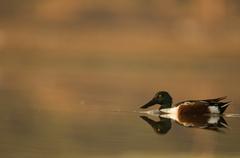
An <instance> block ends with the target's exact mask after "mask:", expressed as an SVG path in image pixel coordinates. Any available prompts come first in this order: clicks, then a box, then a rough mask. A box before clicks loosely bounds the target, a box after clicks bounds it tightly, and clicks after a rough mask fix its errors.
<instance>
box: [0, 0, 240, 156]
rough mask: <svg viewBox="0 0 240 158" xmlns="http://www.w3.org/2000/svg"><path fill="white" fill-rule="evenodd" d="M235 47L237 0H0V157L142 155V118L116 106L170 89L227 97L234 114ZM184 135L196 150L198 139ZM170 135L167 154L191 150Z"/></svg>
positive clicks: (239, 22) (239, 34) (131, 105)
mask: <svg viewBox="0 0 240 158" xmlns="http://www.w3.org/2000/svg"><path fill="white" fill-rule="evenodd" d="M239 51H240V2H239V1H237V0H194V1H190V0H167V1H166V0H165V1H163V0H159V1H157V0H130V1H127V0H112V1H99V0H41V1H40V0H31V1H30V0H22V1H18V0H0V52H1V53H0V104H1V106H0V110H1V118H0V121H1V126H0V128H1V131H0V132H1V137H2V138H1V143H0V152H1V155H3V156H4V157H7V156H9V155H10V156H13V157H15V156H17V155H18V157H32V156H34V157H36V156H39V157H43V156H44V157H64V156H66V155H67V156H68V157H69V155H70V157H79V156H82V155H84V156H86V155H88V154H89V153H91V154H93V155H94V154H95V155H94V156H99V154H101V155H103V156H104V155H105V156H106V154H110V155H111V156H112V154H116V153H117V155H118V156H119V157H134V156H138V157H139V156H144V154H143V153H142V151H144V149H145V146H144V145H143V144H142V146H141V141H140V139H139V138H140V137H141V140H142V141H143V142H146V141H147V140H149V138H148V137H150V136H149V135H147V136H146V135H144V134H143V133H141V132H140V134H139V135H137V136H136V134H135V133H136V132H139V131H141V130H143V129H145V126H144V124H141V123H140V120H138V118H137V117H136V116H135V115H134V117H133V116H132V115H130V116H129V115H127V116H125V114H122V113H121V112H122V111H127V112H130V111H134V110H137V109H138V107H139V106H140V105H142V104H144V103H145V102H146V101H147V100H148V99H149V98H150V97H151V96H152V95H153V93H155V92H156V91H157V90H167V91H169V92H170V93H171V94H172V95H173V98H174V102H176V101H180V100H183V99H189V98H196V99H199V98H201V99H202V98H212V97H218V96H224V95H227V96H229V99H230V100H232V101H233V105H234V106H231V107H230V108H229V109H228V111H229V112H234V113H238V112H239V111H240V108H239V104H238V103H239V102H240V99H239V93H240V90H239V87H238V85H239V80H240V74H239V70H240V53H239ZM116 111H117V112H120V114H119V113H117V114H115V113H114V112H116ZM119 115H120V116H119ZM129 117H130V118H129ZM123 121H124V123H123ZM127 122H130V123H129V124H128V123H127ZM234 125H237V122H235V123H233V126H234ZM109 128H110V129H111V130H109ZM143 131H144V130H143ZM145 132H146V131H145ZM178 132H179V131H178ZM180 132H181V131H180ZM193 133H194V132H193ZM144 136H145V137H144ZM235 136H236V133H234V137H231V138H229V139H226V140H225V141H226V142H228V143H229V142H230V141H235V143H233V144H237V141H239V139H240V138H238V137H237V138H236V137H235ZM199 137H200V138H206V137H207V139H209V140H211V144H212V145H213V146H214V144H215V146H214V147H213V148H211V149H209V150H207V152H206V153H207V154H204V155H203V157H206V156H209V157H212V156H213V155H215V154H216V153H218V149H222V148H223V149H230V148H231V150H230V151H231V153H236V150H237V149H236V148H232V147H230V143H229V146H227V147H226V146H220V147H216V146H217V145H216V144H217V143H216V141H215V135H213V134H209V133H204V132H203V133H202V134H200V136H199ZM151 138H155V137H154V136H152V135H151ZM173 138H174V139H176V137H173ZM188 139H190V140H189V141H190V142H191V143H190V142H189V141H185V145H189V144H190V146H192V144H196V145H195V146H194V145H193V147H192V148H193V149H190V150H191V151H193V155H194V153H195V152H196V151H198V150H195V149H196V148H197V147H199V144H201V143H202V144H204V142H202V140H201V139H198V138H196V135H194V134H193V135H191V136H190V138H188ZM188 139H187V140H188ZM123 140H125V141H123ZM136 141H137V142H138V145H137V146H135V143H136ZM165 142H166V141H165ZM158 143H161V144H164V142H162V141H156V142H154V143H153V144H152V145H149V147H147V149H146V153H150V156H152V157H157V156H159V155H157V154H156V155H155V153H157V152H156V151H155V150H158V147H157V146H158V145H159V144H158ZM171 143H172V142H171ZM171 143H169V145H167V147H165V148H163V149H165V152H164V153H168V151H171V150H172V149H175V150H176V154H179V153H185V152H186V151H187V150H188V149H187V147H186V148H185V147H182V148H179V144H182V141H181V140H178V141H176V142H175V143H174V144H171ZM149 144H150V142H149ZM120 146H121V147H120ZM123 146H125V147H123ZM200 148H201V150H199V151H205V148H204V147H203V148H202V147H200ZM80 149H81V150H80ZM139 150H141V152H139ZM152 151H154V152H152ZM227 151H228V150H227ZM223 153H225V150H223ZM227 154H228V153H227ZM93 155H92V156H93ZM117 155H116V156H117ZM111 156H110V157H111ZM148 156H149V155H148ZM184 156H186V155H184ZM190 156H191V155H190ZM194 156H196V155H194Z"/></svg>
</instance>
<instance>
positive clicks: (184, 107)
mask: <svg viewBox="0 0 240 158" xmlns="http://www.w3.org/2000/svg"><path fill="white" fill-rule="evenodd" d="M224 99H226V97H220V98H215V99H205V100H186V101H182V102H180V103H177V104H175V106H174V107H171V106H172V97H171V96H170V95H169V93H168V92H166V91H160V92H157V93H156V94H155V95H154V97H153V98H152V99H151V100H150V101H149V102H148V103H147V104H145V105H143V106H141V108H142V109H146V108H148V107H150V106H153V105H155V104H160V108H159V111H160V112H163V113H172V114H176V116H179V115H186V114H187V115H189V114H190V115H200V114H201V115H202V114H222V113H223V112H224V111H225V110H226V108H227V107H228V105H229V103H230V102H222V100H224Z"/></svg>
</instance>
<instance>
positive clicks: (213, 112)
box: [208, 106, 220, 114]
mask: <svg viewBox="0 0 240 158" xmlns="http://www.w3.org/2000/svg"><path fill="white" fill-rule="evenodd" d="M208 109H209V111H210V113H212V114H219V113H220V111H219V109H218V107H217V106H209V107H208Z"/></svg>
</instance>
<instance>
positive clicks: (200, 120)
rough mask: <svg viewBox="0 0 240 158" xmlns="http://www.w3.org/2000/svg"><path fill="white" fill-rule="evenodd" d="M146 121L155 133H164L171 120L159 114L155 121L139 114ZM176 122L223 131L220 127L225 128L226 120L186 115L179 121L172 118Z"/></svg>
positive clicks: (190, 126)
mask: <svg viewBox="0 0 240 158" xmlns="http://www.w3.org/2000/svg"><path fill="white" fill-rule="evenodd" d="M140 117H141V118H142V119H143V120H144V121H145V122H147V123H148V124H149V125H150V126H151V127H152V128H153V129H154V131H155V132H156V133H157V134H166V133H167V132H168V131H169V130H170V129H171V127H172V122H171V121H172V120H171V118H169V117H166V116H161V115H160V116H159V120H158V121H155V120H153V119H151V118H148V117H147V116H140ZM173 121H175V122H176V123H177V124H179V125H181V126H183V127H188V128H198V129H207V130H212V131H216V132H221V133H222V132H224V131H223V130H222V128H227V125H228V124H227V122H226V121H225V119H224V118H223V117H222V116H207V115H187V116H184V119H183V118H182V120H181V121H179V120H174V119H173Z"/></svg>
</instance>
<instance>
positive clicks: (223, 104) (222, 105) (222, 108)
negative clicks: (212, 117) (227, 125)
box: [218, 101, 230, 114]
mask: <svg viewBox="0 0 240 158" xmlns="http://www.w3.org/2000/svg"><path fill="white" fill-rule="evenodd" d="M229 103H230V101H229V102H219V103H218V107H219V111H220V114H222V113H224V111H225V110H226V109H227V107H228V106H229Z"/></svg>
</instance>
